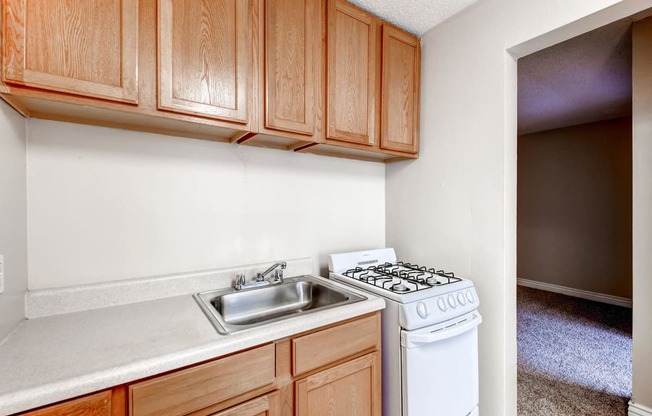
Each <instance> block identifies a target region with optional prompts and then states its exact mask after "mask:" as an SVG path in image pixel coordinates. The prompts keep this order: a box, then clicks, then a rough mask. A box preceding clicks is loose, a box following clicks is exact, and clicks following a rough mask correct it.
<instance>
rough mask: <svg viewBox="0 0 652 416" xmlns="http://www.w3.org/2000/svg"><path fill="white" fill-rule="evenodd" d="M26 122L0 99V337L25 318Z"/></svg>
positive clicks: (0, 338)
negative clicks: (0, 283) (0, 282)
mask: <svg viewBox="0 0 652 416" xmlns="http://www.w3.org/2000/svg"><path fill="white" fill-rule="evenodd" d="M25 130H26V121H25V119H23V117H22V116H20V115H19V114H18V113H17V112H16V111H14V110H13V109H12V108H11V107H9V106H8V105H7V104H6V103H5V102H4V101H2V100H0V254H2V255H4V265H5V266H4V267H5V270H4V274H5V291H4V293H2V294H0V340H2V338H4V337H5V335H7V333H8V332H10V331H11V330H12V329H13V328H14V327H15V326H16V325H18V323H20V321H22V320H23V319H25V296H24V294H25V289H26V288H27V220H26V212H27V202H26V197H27V196H26V189H27V186H26V184H25V138H26V131H25Z"/></svg>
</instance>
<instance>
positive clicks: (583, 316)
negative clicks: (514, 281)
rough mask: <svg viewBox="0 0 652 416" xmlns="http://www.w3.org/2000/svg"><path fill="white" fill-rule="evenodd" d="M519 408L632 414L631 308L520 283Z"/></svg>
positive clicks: (553, 415) (531, 413) (548, 413)
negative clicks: (628, 403) (547, 290)
mask: <svg viewBox="0 0 652 416" xmlns="http://www.w3.org/2000/svg"><path fill="white" fill-rule="evenodd" d="M517 322H518V337H517V341H518V414H519V415H520V416H580V415H591V416H626V415H627V402H628V401H629V398H630V396H631V390H632V313H631V309H628V308H624V307H620V306H613V305H607V304H603V303H598V302H592V301H589V300H584V299H578V298H573V297H570V296H565V295H560V294H556V293H551V292H544V291H541V290H536V289H530V288H526V287H522V286H519V287H518V290H517Z"/></svg>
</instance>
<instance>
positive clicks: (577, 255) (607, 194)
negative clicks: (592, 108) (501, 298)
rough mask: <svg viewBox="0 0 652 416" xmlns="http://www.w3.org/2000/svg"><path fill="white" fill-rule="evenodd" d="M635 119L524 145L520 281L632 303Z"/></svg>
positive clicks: (522, 141)
mask: <svg viewBox="0 0 652 416" xmlns="http://www.w3.org/2000/svg"><path fill="white" fill-rule="evenodd" d="M631 146H632V121H631V118H629V117H628V118H623V119H617V120H610V121H604V122H599V123H591V124H585V125H582V126H575V127H568V128H563V129H556V130H550V131H544V132H540V133H534V134H528V135H524V136H520V137H519V138H518V174H517V177H518V190H517V195H518V197H517V198H518V209H517V222H518V226H517V252H518V254H517V256H518V262H517V276H518V277H519V278H522V279H529V280H535V281H539V282H543V283H550V284H554V285H559V286H565V287H569V288H573V289H581V290H586V291H589V292H595V293H600V294H605V295H612V296H618V297H624V298H628V299H631V296H632V147H631Z"/></svg>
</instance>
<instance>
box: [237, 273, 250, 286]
mask: <svg viewBox="0 0 652 416" xmlns="http://www.w3.org/2000/svg"><path fill="white" fill-rule="evenodd" d="M246 282H247V278H246V276H245V274H244V273H242V274H240V273H239V274H236V275H235V285H234V287H235V288H236V289H238V288H240V287H242V286H244V285H245V283H246Z"/></svg>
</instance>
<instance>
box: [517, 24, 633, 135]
mask: <svg viewBox="0 0 652 416" xmlns="http://www.w3.org/2000/svg"><path fill="white" fill-rule="evenodd" d="M631 24H632V21H631V19H626V20H621V21H618V22H614V23H612V24H610V25H607V26H604V27H602V28H599V29H596V30H594V31H591V32H588V33H585V34H583V35H580V36H578V37H575V38H573V39H569V40H567V41H565V42H562V43H559V44H557V45H554V46H551V47H549V48H547V49H544V50H541V51H539V52H536V53H534V54H532V55H528V56H526V57H524V58H521V59H520V60H519V61H518V132H519V134H527V133H534V132H537V131H543V130H551V129H555V128H561V127H568V126H574V125H579V124H585V123H592V122H595V121H600V120H608V119H612V118H617V117H625V116H629V115H631V113H632V31H631Z"/></svg>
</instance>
